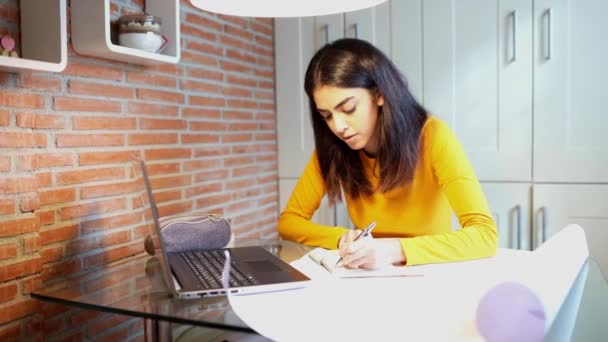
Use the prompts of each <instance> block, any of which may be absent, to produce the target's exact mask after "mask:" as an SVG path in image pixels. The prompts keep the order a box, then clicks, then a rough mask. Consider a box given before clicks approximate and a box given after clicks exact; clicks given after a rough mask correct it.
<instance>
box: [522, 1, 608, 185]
mask: <svg viewBox="0 0 608 342" xmlns="http://www.w3.org/2000/svg"><path fill="white" fill-rule="evenodd" d="M606 13H608V2H607V1H604V0H576V1H574V0H551V1H548V0H536V1H534V21H535V23H534V41H535V42H538V44H537V45H535V47H534V179H535V180H536V181H544V182H560V181H564V180H567V181H571V182H604V183H606V182H608V140H607V139H606V132H608V115H606V85H605V84H606V79H608V64H607V63H606V60H608V44H606V37H607V36H608V21H607V20H606Z"/></svg>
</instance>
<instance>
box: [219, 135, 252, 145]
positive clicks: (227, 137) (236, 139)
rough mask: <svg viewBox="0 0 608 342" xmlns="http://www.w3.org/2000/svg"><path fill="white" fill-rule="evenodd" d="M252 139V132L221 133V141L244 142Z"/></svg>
mask: <svg viewBox="0 0 608 342" xmlns="http://www.w3.org/2000/svg"><path fill="white" fill-rule="evenodd" d="M246 141H253V135H252V134H224V135H222V142H225V143H233V142H246Z"/></svg>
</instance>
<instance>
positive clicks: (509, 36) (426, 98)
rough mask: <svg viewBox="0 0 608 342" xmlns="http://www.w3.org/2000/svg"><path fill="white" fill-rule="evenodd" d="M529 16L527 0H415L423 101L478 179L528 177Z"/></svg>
mask: <svg viewBox="0 0 608 342" xmlns="http://www.w3.org/2000/svg"><path fill="white" fill-rule="evenodd" d="M531 18H532V3H531V2H530V1H529V0H506V1H504V0H501V1H498V0H492V1H488V0H470V1H452V0H430V1H423V3H422V23H423V24H422V25H423V27H422V32H423V36H424V40H423V43H422V51H423V55H424V62H423V75H424V76H423V90H422V102H423V103H424V105H425V106H426V108H427V109H428V110H429V111H430V112H431V113H432V114H434V115H436V116H438V117H440V118H441V119H443V120H444V121H446V122H447V123H448V124H449V125H450V127H451V128H452V129H453V130H454V131H455V133H456V135H457V136H458V137H459V139H460V141H461V142H462V144H463V145H464V147H465V149H466V151H467V153H468V156H469V158H470V160H471V163H472V164H473V166H474V168H475V171H476V173H477V176H478V177H479V179H480V180H484V181H530V180H531V179H532V149H531V148H530V147H531V144H532V35H531V30H532V21H531ZM395 34H397V33H395ZM401 34H407V33H405V32H400V33H399V35H401Z"/></svg>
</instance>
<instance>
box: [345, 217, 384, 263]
mask: <svg viewBox="0 0 608 342" xmlns="http://www.w3.org/2000/svg"><path fill="white" fill-rule="evenodd" d="M375 226H376V221H372V223H370V224H369V226H367V227H366V228H365V229H364V230H363V232H361V234H359V235H358V236H357V237H356V238H355V239H354V240H353V242H355V241H357V240H359V239H360V238H364V237H366V236H368V235H369V234H370V233H371V232H372V230H373V229H374V227H375ZM340 261H342V257H340V259H338V262H336V266H338V264H339V263H340Z"/></svg>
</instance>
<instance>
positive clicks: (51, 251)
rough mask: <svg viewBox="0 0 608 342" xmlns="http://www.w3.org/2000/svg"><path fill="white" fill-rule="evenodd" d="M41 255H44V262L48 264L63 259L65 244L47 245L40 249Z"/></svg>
mask: <svg viewBox="0 0 608 342" xmlns="http://www.w3.org/2000/svg"><path fill="white" fill-rule="evenodd" d="M40 256H41V257H42V263H43V264H47V263H49V262H53V261H59V260H61V259H63V257H64V256H65V253H64V251H63V246H45V247H43V248H42V249H41V250H40Z"/></svg>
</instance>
